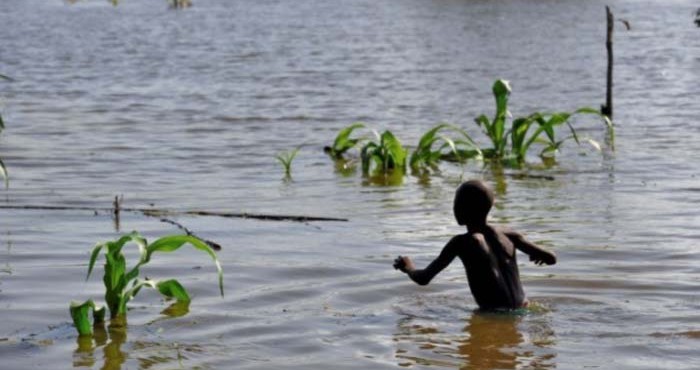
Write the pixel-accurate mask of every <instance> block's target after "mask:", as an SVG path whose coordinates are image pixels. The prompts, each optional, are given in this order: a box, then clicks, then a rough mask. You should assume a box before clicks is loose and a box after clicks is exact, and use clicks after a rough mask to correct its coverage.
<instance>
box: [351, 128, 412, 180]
mask: <svg viewBox="0 0 700 370" xmlns="http://www.w3.org/2000/svg"><path fill="white" fill-rule="evenodd" d="M374 135H375V137H376V141H373V140H368V142H367V143H366V144H365V145H364V146H363V147H362V151H361V154H360V158H361V159H362V172H363V173H364V174H365V175H366V174H368V173H369V172H370V170H372V168H374V171H376V172H380V173H383V174H388V173H389V172H392V171H400V172H401V173H403V172H404V171H405V170H406V157H407V156H408V151H407V150H406V148H404V147H403V145H401V142H400V141H399V139H397V138H396V136H394V134H393V133H392V132H391V131H389V130H386V131H384V132H383V133H382V134H381V135H380V134H379V133H378V132H377V131H374ZM373 164H374V166H372V165H373Z"/></svg>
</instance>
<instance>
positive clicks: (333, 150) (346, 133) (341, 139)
mask: <svg viewBox="0 0 700 370" xmlns="http://www.w3.org/2000/svg"><path fill="white" fill-rule="evenodd" d="M364 127H365V124H364V123H361V122H356V123H353V124H351V125H349V126H347V127H345V128H343V129H342V130H340V132H338V135H337V136H336V137H335V140H334V141H333V145H332V146H327V147H325V148H323V151H324V152H326V153H327V154H328V155H330V156H331V158H333V159H335V160H341V159H344V155H345V153H346V152H347V151H349V150H350V149H352V148H354V147H355V146H357V144H359V143H360V142H362V141H363V140H366V139H367V138H366V137H364V136H361V137H359V138H351V137H350V136H351V135H352V133H353V131H355V130H356V129H359V128H364Z"/></svg>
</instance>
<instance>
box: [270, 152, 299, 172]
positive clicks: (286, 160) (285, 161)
mask: <svg viewBox="0 0 700 370" xmlns="http://www.w3.org/2000/svg"><path fill="white" fill-rule="evenodd" d="M299 149H301V147H296V148H294V149H292V150H291V151H288V152H282V153H280V154H277V155H276V156H275V158H276V159H277V160H278V161H279V162H280V163H281V164H282V166H283V167H284V175H285V176H286V177H291V176H292V161H294V158H295V157H296V156H297V153H299Z"/></svg>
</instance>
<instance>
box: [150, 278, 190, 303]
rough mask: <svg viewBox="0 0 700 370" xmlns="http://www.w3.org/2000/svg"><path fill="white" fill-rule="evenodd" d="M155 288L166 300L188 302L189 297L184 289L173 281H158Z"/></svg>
mask: <svg viewBox="0 0 700 370" xmlns="http://www.w3.org/2000/svg"><path fill="white" fill-rule="evenodd" d="M156 286H157V287H158V291H159V292H160V294H162V295H164V296H166V297H168V298H175V299H177V300H178V301H186V302H189V301H190V296H189V294H187V290H186V289H185V287H183V286H182V284H180V283H179V282H178V281H177V280H175V279H171V280H165V281H160V282H158V283H157V284H156Z"/></svg>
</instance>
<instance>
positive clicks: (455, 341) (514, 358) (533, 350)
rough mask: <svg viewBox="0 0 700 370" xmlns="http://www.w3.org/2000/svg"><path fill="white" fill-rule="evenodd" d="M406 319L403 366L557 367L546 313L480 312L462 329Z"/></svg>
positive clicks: (400, 351)
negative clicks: (446, 327)
mask: <svg viewBox="0 0 700 370" xmlns="http://www.w3.org/2000/svg"><path fill="white" fill-rule="evenodd" d="M414 320H415V319H414V318H403V319H402V320H399V322H398V333H397V334H395V336H394V341H395V342H396V343H397V349H396V358H398V359H399V365H400V366H402V367H410V366H413V365H422V366H435V367H451V368H458V369H464V370H467V369H480V370H489V369H519V368H523V366H524V367H526V368H535V369H554V368H556V362H555V361H554V360H555V357H556V352H555V351H554V344H555V334H554V331H553V330H552V328H551V326H550V325H549V323H548V322H547V318H546V316H544V315H541V314H536V313H527V314H506V313H486V312H479V311H475V312H474V313H473V314H472V315H471V316H469V317H468V318H467V319H466V326H464V327H463V328H462V329H461V331H460V332H458V333H447V332H444V331H442V330H440V329H438V328H436V327H433V326H427V325H426V326H424V325H421V324H418V323H416V322H414Z"/></svg>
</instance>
